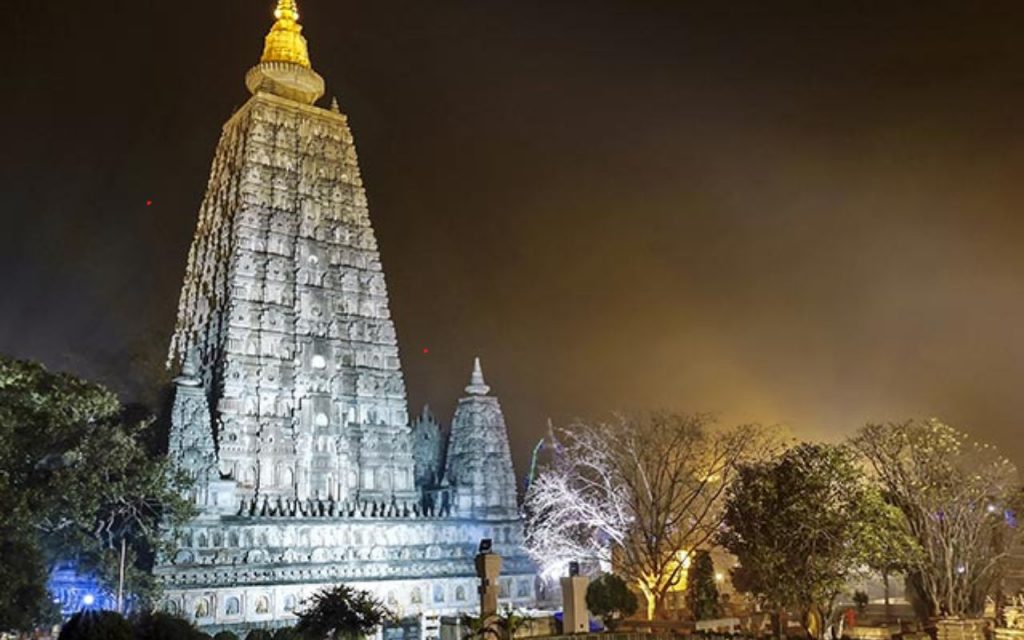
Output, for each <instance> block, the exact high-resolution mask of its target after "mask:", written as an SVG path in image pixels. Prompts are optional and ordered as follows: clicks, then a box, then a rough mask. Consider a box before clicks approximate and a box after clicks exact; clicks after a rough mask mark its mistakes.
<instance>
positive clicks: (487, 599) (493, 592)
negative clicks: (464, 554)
mask: <svg viewBox="0 0 1024 640" xmlns="http://www.w3.org/2000/svg"><path fill="white" fill-rule="evenodd" d="M500 573H501V556H499V555H498V554H496V553H490V552H489V551H484V552H481V553H478V554H477V555H476V575H477V577H478V578H480V587H479V588H478V589H477V593H479V594H480V619H481V620H484V621H485V620H487V619H488V618H490V617H492V616H494V615H497V613H498V575H499V574H500Z"/></svg>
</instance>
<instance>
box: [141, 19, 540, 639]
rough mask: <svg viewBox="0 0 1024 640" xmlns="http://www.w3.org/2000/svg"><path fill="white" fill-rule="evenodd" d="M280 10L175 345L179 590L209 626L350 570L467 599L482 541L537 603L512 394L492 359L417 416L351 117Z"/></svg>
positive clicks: (379, 588)
mask: <svg viewBox="0 0 1024 640" xmlns="http://www.w3.org/2000/svg"><path fill="white" fill-rule="evenodd" d="M274 15H275V18H276V21H275V23H274V25H273V27H272V29H271V31H270V34H269V35H268V36H267V38H266V42H265V48H264V54H263V56H262V58H261V61H260V63H259V64H257V65H256V66H255V67H254V68H253V69H251V70H250V71H249V73H248V74H247V75H246V86H247V87H248V88H249V90H250V92H251V93H252V97H251V98H250V99H249V100H248V102H246V103H245V104H244V105H243V106H242V107H241V108H240V109H238V111H236V112H235V114H234V115H233V116H231V118H230V119H229V120H228V122H227V124H226V125H225V126H224V129H223V132H222V135H221V139H220V142H219V143H218V146H217V151H216V155H215V157H214V161H213V166H212V169H211V174H210V180H209V184H208V187H207V192H206V196H205V199H204V200H203V203H202V206H201V207H200V210H199V220H198V224H197V227H196V233H195V236H194V239H193V242H192V247H191V250H190V253H189V258H188V264H187V267H186V272H185V278H184V283H183V286H182V290H181V298H180V303H179V308H178V322H177V325H176V329H175V333H174V337H173V339H172V341H171V346H170V354H169V362H170V364H172V365H180V366H181V369H182V375H181V376H180V377H179V378H177V380H176V395H175V400H174V408H173V419H172V429H171V434H170V442H169V445H170V446H169V451H170V453H169V455H170V457H171V459H172V460H173V461H174V462H175V464H177V465H178V466H179V468H181V469H182V470H184V471H185V472H187V473H188V474H189V475H190V476H191V477H193V478H194V479H195V480H196V484H195V489H194V491H193V493H192V496H191V497H192V499H193V500H194V501H195V502H196V504H197V506H198V507H199V515H198V517H197V518H196V519H195V520H194V521H193V522H191V523H189V524H188V525H187V526H185V527H183V528H182V530H180V531H177V532H168V535H169V536H173V538H174V539H173V543H174V546H175V547H176V551H175V552H173V553H169V554H167V555H166V556H165V557H162V558H160V561H159V563H158V567H157V568H156V574H157V577H158V579H159V580H160V582H161V583H162V586H163V588H164V607H165V608H166V609H167V610H169V611H176V612H179V613H182V614H185V615H188V616H190V617H192V618H194V620H195V622H196V623H197V624H198V625H200V626H201V627H203V628H204V629H210V630H214V629H219V628H245V627H246V626H252V625H258V626H270V627H273V626H283V625H287V624H291V623H293V622H294V616H293V611H294V610H295V607H296V606H297V603H299V602H301V601H302V600H303V599H304V598H307V597H309V596H310V595H311V594H312V593H314V592H315V591H317V590H318V589H320V588H323V587H325V586H330V585H334V584H337V583H339V582H344V583H348V584H352V585H354V586H357V587H360V588H365V589H370V590H373V591H375V592H376V593H377V595H379V596H380V597H381V598H382V599H383V598H387V600H388V601H393V602H394V603H395V607H394V608H395V609H396V611H398V612H399V613H400V614H401V615H404V616H411V615H417V614H419V613H421V612H436V613H458V612H462V611H470V610H472V609H473V608H474V606H475V602H473V598H472V595H470V596H469V597H467V595H466V594H473V593H475V588H476V587H475V573H474V568H473V564H472V558H473V555H474V554H475V552H476V549H477V546H478V544H479V542H480V540H481V539H482V538H492V539H493V540H494V541H495V547H496V551H497V552H498V553H501V554H502V555H503V556H504V557H505V567H506V571H505V574H506V575H505V576H504V577H503V580H505V581H506V582H505V583H504V584H503V586H504V593H506V594H508V595H507V601H508V602H509V603H515V604H529V603H531V602H532V601H533V579H534V578H533V576H534V568H533V566H532V565H531V563H530V562H529V560H528V558H527V557H526V555H525V553H524V552H523V550H522V549H521V547H520V543H521V541H522V522H521V518H520V515H519V512H518V508H517V504H516V485H515V475H514V472H513V470H512V461H511V456H510V455H509V444H508V434H507V431H506V427H505V421H504V417H503V416H502V412H501V408H500V406H499V404H498V400H497V398H496V397H494V396H491V395H489V394H490V390H489V388H488V387H487V385H486V384H485V382H484V379H483V372H482V369H481V366H480V362H479V360H478V361H477V362H476V363H475V366H474V368H473V371H472V374H471V380H470V385H469V386H468V387H467V388H466V393H467V396H466V397H464V398H463V399H462V400H460V401H459V405H458V409H457V410H456V412H455V415H454V416H453V418H452V423H451V429H450V433H449V432H448V431H446V430H445V429H443V428H442V426H441V424H440V423H439V422H438V421H437V419H436V418H434V416H433V415H431V414H430V412H429V410H425V411H424V412H423V413H422V414H421V415H420V416H419V417H418V418H417V419H416V420H415V421H414V423H413V424H412V425H410V424H409V415H408V403H407V398H406V388H405V380H404V376H403V373H402V367H401V359H400V355H399V348H398V340H397V336H396V333H395V327H394V323H393V321H392V319H391V312H390V306H389V299H388V291H387V283H386V278H385V275H384V271H383V267H382V265H381V260H380V254H379V252H378V249H377V240H376V238H375V235H374V231H373V227H372V225H371V222H370V214H369V209H368V206H367V199H366V194H365V190H364V187H363V182H362V178H361V175H360V170H359V165H358V158H357V154H356V150H355V144H354V141H353V136H352V132H351V129H350V128H349V124H348V119H347V118H346V116H345V115H344V114H342V113H341V111H340V109H339V108H338V106H337V103H336V102H334V103H332V105H331V108H329V109H323V108H320V107H318V106H316V102H317V101H318V100H319V99H320V98H321V96H322V95H323V93H324V82H323V79H322V78H321V77H320V76H319V75H318V74H317V73H316V72H315V71H314V70H313V68H312V65H311V64H310V61H309V52H308V48H307V44H306V40H305V38H304V37H303V36H302V27H301V25H300V24H299V15H298V9H297V7H296V5H295V2H293V1H289V0H281V1H280V2H279V3H278V6H277V10H276V12H275V14H274Z"/></svg>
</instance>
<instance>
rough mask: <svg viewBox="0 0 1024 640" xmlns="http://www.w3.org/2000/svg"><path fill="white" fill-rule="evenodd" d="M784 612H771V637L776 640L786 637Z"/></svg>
mask: <svg viewBox="0 0 1024 640" xmlns="http://www.w3.org/2000/svg"><path fill="white" fill-rule="evenodd" d="M786 626H787V625H786V612H785V611H784V610H782V609H780V610H778V611H773V612H772V636H773V637H775V638H776V639H779V638H785V637H786Z"/></svg>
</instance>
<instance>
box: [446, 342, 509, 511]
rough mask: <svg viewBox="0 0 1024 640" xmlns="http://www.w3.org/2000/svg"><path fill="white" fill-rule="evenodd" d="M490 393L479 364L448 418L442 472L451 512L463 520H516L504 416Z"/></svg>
mask: <svg viewBox="0 0 1024 640" xmlns="http://www.w3.org/2000/svg"><path fill="white" fill-rule="evenodd" d="M490 392H491V388H490V387H489V386H487V383H486V382H485V381H484V373H483V369H482V367H481V366H480V358H477V359H476V361H475V362H474V363H473V373H472V376H471V378H470V382H469V386H468V387H466V393H467V394H468V395H467V396H466V397H464V398H462V399H461V400H459V404H458V407H456V409H455V417H454V418H452V432H451V436H450V438H449V440H448V455H447V460H446V466H445V480H446V481H447V483H448V484H449V485H450V486H451V487H452V489H453V494H454V505H453V506H454V510H455V512H456V513H457V514H458V515H459V516H461V517H469V518H480V519H499V518H514V517H516V516H517V515H518V508H517V505H516V477H515V472H514V471H513V469H512V453H511V451H510V450H509V441H508V430H507V428H506V427H505V416H504V414H502V411H501V405H500V404H498V399H497V398H496V397H494V396H492V395H489V394H490Z"/></svg>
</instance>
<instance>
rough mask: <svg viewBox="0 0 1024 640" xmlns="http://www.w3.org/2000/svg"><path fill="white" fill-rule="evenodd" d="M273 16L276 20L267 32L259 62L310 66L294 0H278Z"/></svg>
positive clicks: (307, 49)
mask: <svg viewBox="0 0 1024 640" xmlns="http://www.w3.org/2000/svg"><path fill="white" fill-rule="evenodd" d="M274 18H276V22H274V26H273V27H271V29H270V33H269V34H267V39H266V45H265V46H264V48H263V57H262V58H260V62H291V63H294V64H298V65H301V66H303V67H305V68H307V69H310V68H312V65H311V64H310V62H309V48H308V47H307V45H306V39H305V38H304V37H302V25H300V24H299V8H298V6H296V4H295V0H278V2H277V9H275V10H274Z"/></svg>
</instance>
